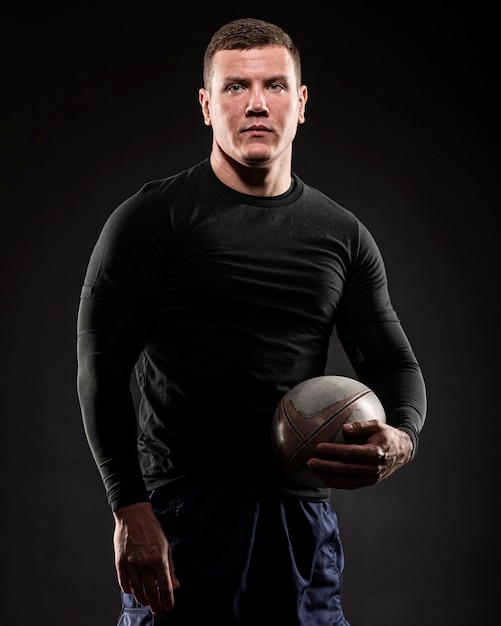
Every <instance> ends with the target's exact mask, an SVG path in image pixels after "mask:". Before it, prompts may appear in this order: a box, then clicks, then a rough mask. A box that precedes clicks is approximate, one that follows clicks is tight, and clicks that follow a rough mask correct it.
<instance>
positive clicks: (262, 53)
mask: <svg viewBox="0 0 501 626" xmlns="http://www.w3.org/2000/svg"><path fill="white" fill-rule="evenodd" d="M212 70H213V72H212V78H213V80H216V81H221V80H225V79H226V78H231V77H241V78H254V79H266V78H273V77H274V76H284V77H290V80H294V78H295V68H294V61H293V59H292V56H291V54H290V52H289V51H288V50H287V49H286V48H284V47H283V46H265V47H262V48H249V49H244V50H219V51H218V52H216V54H215V55H214V58H213V61H212Z"/></svg>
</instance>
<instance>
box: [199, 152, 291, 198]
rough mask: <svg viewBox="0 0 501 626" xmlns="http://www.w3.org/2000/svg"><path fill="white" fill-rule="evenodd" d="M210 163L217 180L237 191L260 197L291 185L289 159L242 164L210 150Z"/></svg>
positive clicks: (279, 193) (282, 190)
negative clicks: (280, 161) (269, 162)
mask: <svg viewBox="0 0 501 626" xmlns="http://www.w3.org/2000/svg"><path fill="white" fill-rule="evenodd" d="M210 164H211V167H212V169H213V171H214V174H215V175H216V176H217V177H218V178H219V180H220V181H221V182H222V183H223V184H225V185H226V186H227V187H230V188H231V189H234V190H235V191H238V192H239V193H245V194H248V195H251V196H261V197H271V196H279V195H281V194H282V193H285V192H286V191H287V190H288V189H289V187H290V185H291V162H290V159H287V160H284V162H283V163H279V162H273V163H271V164H268V163H267V164H258V165H243V164H241V163H238V162H237V161H235V160H233V159H231V158H229V157H227V156H226V155H225V156H224V157H223V156H221V155H220V154H218V153H217V152H216V151H214V150H212V152H211V154H210Z"/></svg>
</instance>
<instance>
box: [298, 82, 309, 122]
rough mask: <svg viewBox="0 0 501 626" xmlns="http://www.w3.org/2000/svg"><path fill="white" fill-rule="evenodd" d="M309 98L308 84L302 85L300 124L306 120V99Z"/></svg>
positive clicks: (300, 90)
mask: <svg viewBox="0 0 501 626" xmlns="http://www.w3.org/2000/svg"><path fill="white" fill-rule="evenodd" d="M307 100H308V87H306V85H301V87H300V88H299V116H298V124H304V123H305V121H306V117H305V109H306V101H307Z"/></svg>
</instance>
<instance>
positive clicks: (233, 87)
mask: <svg viewBox="0 0 501 626" xmlns="http://www.w3.org/2000/svg"><path fill="white" fill-rule="evenodd" d="M242 90H243V87H242V85H230V86H229V87H228V91H232V92H237V93H238V92H239V91H242Z"/></svg>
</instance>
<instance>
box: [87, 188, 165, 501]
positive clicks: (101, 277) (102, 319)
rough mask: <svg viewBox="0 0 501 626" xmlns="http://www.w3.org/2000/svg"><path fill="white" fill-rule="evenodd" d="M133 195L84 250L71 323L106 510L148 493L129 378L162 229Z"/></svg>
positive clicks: (144, 331) (160, 258) (153, 285)
mask: <svg viewBox="0 0 501 626" xmlns="http://www.w3.org/2000/svg"><path fill="white" fill-rule="evenodd" d="M151 206H152V201H151V200H149V202H146V201H145V198H143V197H140V196H136V197H133V199H132V200H129V201H126V203H124V204H123V205H121V206H120V207H119V208H118V209H116V210H115V212H114V213H112V215H111V216H110V218H109V219H108V220H107V222H106V224H105V226H104V228H103V230H102V232H101V234H100V236H99V238H98V241H97V243H96V245H95V247H94V250H93V252H92V254H91V257H90V260H89V264H88V267H87V272H86V276H85V280H84V284H83V287H82V293H81V299H80V305H79V310H78V321H77V393H78V399H79V403H80V408H81V414H82V419H83V425H84V430H85V434H86V437H87V440H88V443H89V447H90V449H91V452H92V454H93V457H94V460H95V462H96V465H97V467H98V469H99V472H100V474H101V477H102V480H103V483H104V486H105V490H106V493H107V496H108V501H109V503H110V506H111V508H112V510H116V509H118V508H120V507H122V506H126V505H129V504H133V503H134V502H140V501H146V500H147V498H148V496H147V492H146V488H145V485H144V482H143V479H142V475H141V470H140V465H139V459H138V454H137V423H136V411H135V405H134V401H133V398H132V394H131V387H130V383H131V376H132V372H133V369H134V366H135V364H136V362H137V360H138V358H139V356H140V354H141V352H142V350H143V347H144V346H145V343H146V340H147V337H148V333H149V329H150V326H151V322H152V319H153V316H154V312H155V306H156V302H157V301H158V299H159V297H160V291H161V285H162V278H163V275H164V272H165V258H166V254H167V247H166V242H168V239H169V238H168V230H166V228H165V224H163V223H161V222H160V221H159V219H158V217H156V216H157V214H158V215H161V214H162V212H158V211H157V210H156V205H155V203H154V202H153V209H152V208H151Z"/></svg>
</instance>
